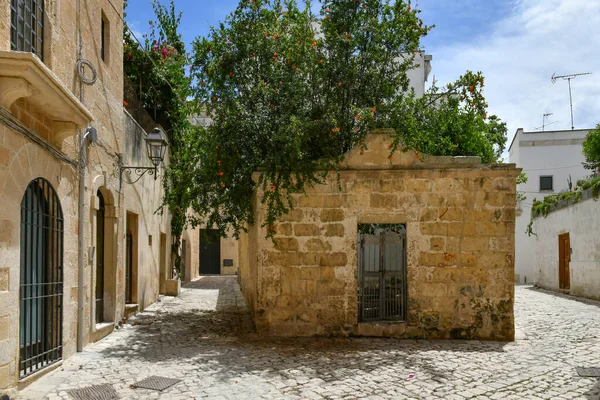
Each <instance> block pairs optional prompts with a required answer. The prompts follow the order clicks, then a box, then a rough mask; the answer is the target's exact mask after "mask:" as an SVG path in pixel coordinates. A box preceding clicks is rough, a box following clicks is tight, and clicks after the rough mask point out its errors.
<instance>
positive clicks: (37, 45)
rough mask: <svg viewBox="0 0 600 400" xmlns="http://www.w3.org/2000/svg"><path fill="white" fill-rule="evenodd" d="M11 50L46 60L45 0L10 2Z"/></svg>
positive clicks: (14, 0)
mask: <svg viewBox="0 0 600 400" xmlns="http://www.w3.org/2000/svg"><path fill="white" fill-rule="evenodd" d="M10 49H11V50H14V51H26V52H30V53H33V54H35V55H37V56H38V57H39V58H40V60H43V59H44V0H10Z"/></svg>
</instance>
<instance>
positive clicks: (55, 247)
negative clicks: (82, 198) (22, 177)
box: [19, 178, 64, 379]
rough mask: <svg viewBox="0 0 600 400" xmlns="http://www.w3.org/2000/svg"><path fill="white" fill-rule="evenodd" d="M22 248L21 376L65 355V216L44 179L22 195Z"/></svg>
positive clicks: (32, 372)
mask: <svg viewBox="0 0 600 400" xmlns="http://www.w3.org/2000/svg"><path fill="white" fill-rule="evenodd" d="M35 202H37V206H36V205H35V204H34V203H35ZM34 237H35V239H34ZM38 240H41V242H38ZM20 248H21V257H20V287H19V289H20V290H19V378H20V379H24V378H26V377H28V376H30V375H32V374H34V373H36V372H38V371H40V370H42V369H44V368H47V367H48V366H50V365H52V364H55V363H57V362H59V361H61V360H62V355H63V347H62V345H63V343H62V339H63V316H64V315H63V314H64V313H63V294H64V287H63V285H64V268H63V267H64V217H63V212H62V206H61V204H60V199H59V197H58V195H57V193H56V191H55V190H54V188H53V187H52V185H51V184H50V182H48V181H47V180H46V179H44V178H37V179H34V180H33V181H31V182H30V183H29V185H28V186H27V189H26V190H25V193H24V195H23V199H22V201H21V243H20ZM38 263H39V264H40V265H38ZM36 269H37V271H34V270H36ZM36 272H37V273H38V274H39V276H36V275H35V274H36ZM34 305H35V306H34ZM34 314H35V315H34ZM34 317H35V323H34ZM34 331H37V332H34ZM34 336H36V338H35V339H33V338H34ZM23 339H24V340H23ZM34 340H35V343H33V342H34Z"/></svg>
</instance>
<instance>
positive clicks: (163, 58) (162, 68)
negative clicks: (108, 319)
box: [123, 0, 195, 277]
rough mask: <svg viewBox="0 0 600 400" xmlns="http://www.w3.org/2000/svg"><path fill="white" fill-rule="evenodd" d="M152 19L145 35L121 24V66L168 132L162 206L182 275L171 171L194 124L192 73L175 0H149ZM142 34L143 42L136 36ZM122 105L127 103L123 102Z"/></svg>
mask: <svg viewBox="0 0 600 400" xmlns="http://www.w3.org/2000/svg"><path fill="white" fill-rule="evenodd" d="M151 4H152V7H153V9H154V12H155V15H156V21H150V31H149V33H148V34H147V35H144V37H143V38H135V37H133V34H132V32H131V31H130V30H129V29H128V28H127V26H125V28H124V47H123V69H124V74H125V77H126V79H129V80H130V81H131V83H132V85H133V87H134V88H135V96H136V97H137V100H138V101H139V102H140V103H141V105H142V106H143V107H144V108H145V109H146V110H147V111H148V113H149V114H150V115H151V116H153V118H154V120H155V122H156V123H157V124H160V125H162V127H163V128H164V129H165V131H166V132H167V135H168V136H169V154H170V159H169V162H170V165H169V168H168V169H167V173H166V176H165V179H164V185H165V188H166V191H165V192H166V195H165V196H166V197H165V201H164V204H163V207H162V208H161V209H160V210H159V212H163V211H164V207H165V206H167V205H168V210H169V213H170V214H171V236H172V238H173V239H172V243H171V254H172V257H171V259H172V260H173V262H172V269H173V277H180V276H181V268H180V267H181V257H180V247H181V235H182V233H183V230H184V229H185V224H186V220H187V216H186V208H185V207H183V206H182V205H183V204H184V203H185V199H184V193H182V191H181V190H179V189H180V188H182V187H183V186H184V184H183V182H182V181H181V180H180V179H182V176H181V174H178V173H173V171H180V170H182V169H184V167H185V163H186V162H187V161H186V159H185V158H183V157H182V155H183V154H184V151H183V149H184V148H185V142H184V140H183V137H184V134H185V132H187V131H190V130H192V129H193V127H192V125H191V123H190V121H189V116H190V115H191V114H193V113H194V112H195V108H194V104H192V103H189V102H188V101H187V100H188V97H190V95H191V93H192V92H191V87H192V86H191V84H192V81H191V77H190V76H189V75H188V74H187V73H186V71H187V69H188V68H189V67H188V66H189V57H188V54H187V52H186V49H185V44H184V42H183V40H182V38H181V34H180V33H179V25H180V22H181V13H178V12H177V11H176V10H175V2H174V0H170V2H169V4H168V6H165V5H163V4H161V3H160V2H159V1H158V0H152V3H151ZM141 39H143V41H144V42H143V43H139V42H138V40H141ZM125 105H126V104H125Z"/></svg>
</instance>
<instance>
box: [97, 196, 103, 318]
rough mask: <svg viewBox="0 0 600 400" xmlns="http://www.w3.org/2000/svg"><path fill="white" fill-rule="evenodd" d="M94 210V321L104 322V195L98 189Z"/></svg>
mask: <svg viewBox="0 0 600 400" xmlns="http://www.w3.org/2000/svg"><path fill="white" fill-rule="evenodd" d="M96 196H98V210H97V211H96V323H97V324H98V323H100V322H104V233H105V232H104V225H105V224H104V215H105V208H104V196H102V192H101V191H100V189H98V191H97V193H96Z"/></svg>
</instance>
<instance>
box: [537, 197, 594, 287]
mask: <svg viewBox="0 0 600 400" xmlns="http://www.w3.org/2000/svg"><path fill="white" fill-rule="evenodd" d="M591 197H592V195H591V189H588V190H587V192H584V193H583V194H582V196H581V200H580V201H579V202H578V203H576V204H572V203H570V204H562V205H561V208H559V209H555V210H553V211H551V212H550V213H549V214H548V216H547V217H546V218H544V217H543V216H538V217H537V218H535V220H534V231H535V232H536V234H537V236H536V237H535V253H536V264H535V285H537V286H540V287H544V288H547V289H552V290H559V254H558V247H559V242H558V236H559V235H561V234H565V233H568V234H569V239H570V244H571V250H572V253H571V260H570V263H569V264H570V265H569V267H570V268H569V270H570V283H571V285H570V291H569V293H570V294H573V295H575V296H583V297H589V298H593V299H600V239H599V238H598V232H599V231H600V203H599V202H598V201H595V200H593V199H592V198H591Z"/></svg>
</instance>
